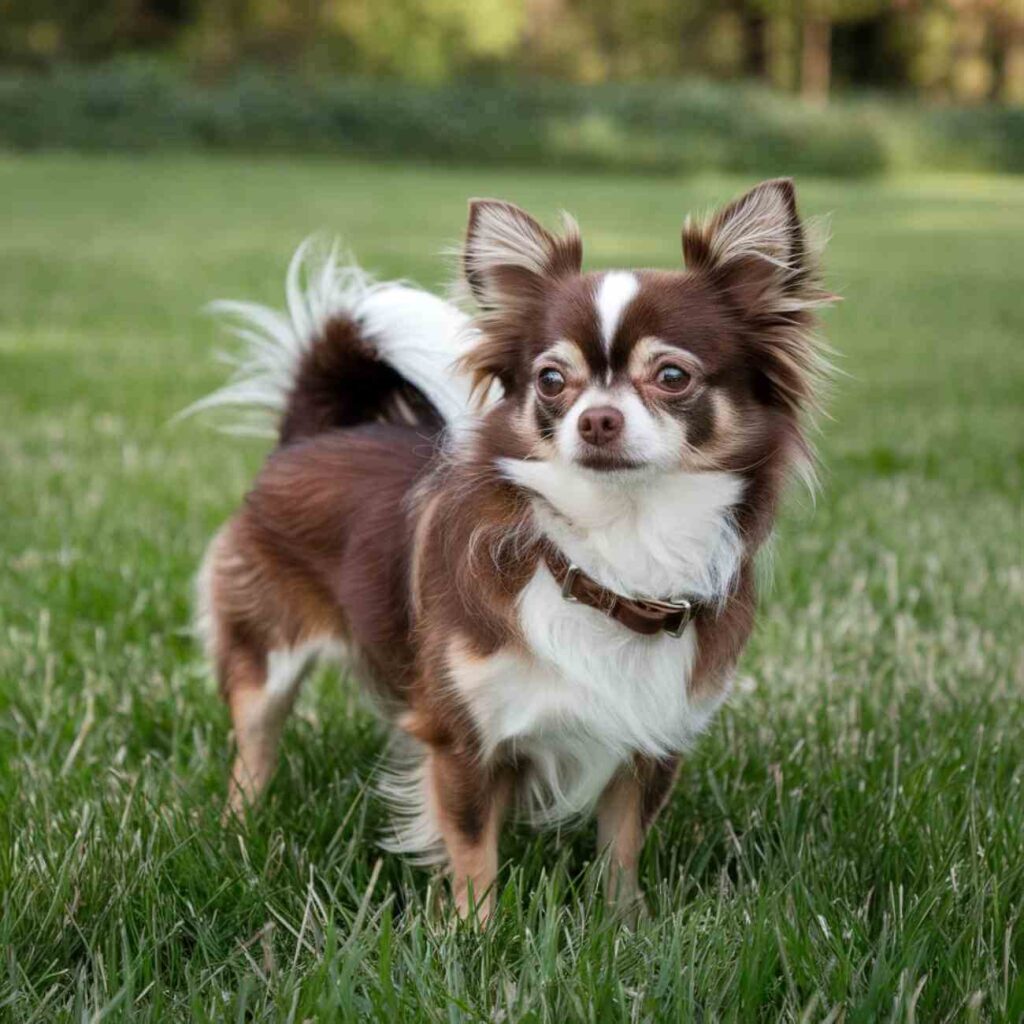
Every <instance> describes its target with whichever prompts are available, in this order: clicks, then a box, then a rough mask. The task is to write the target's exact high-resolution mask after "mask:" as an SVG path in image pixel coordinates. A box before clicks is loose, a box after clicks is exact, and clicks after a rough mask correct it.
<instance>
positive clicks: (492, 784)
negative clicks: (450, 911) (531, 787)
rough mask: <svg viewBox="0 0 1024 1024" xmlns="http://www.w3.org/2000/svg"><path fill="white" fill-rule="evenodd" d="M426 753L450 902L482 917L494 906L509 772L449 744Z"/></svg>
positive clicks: (461, 911)
mask: <svg viewBox="0 0 1024 1024" xmlns="http://www.w3.org/2000/svg"><path fill="white" fill-rule="evenodd" d="M428 758H429V763H428V779H429V780H430V787H431V792H430V799H431V801H432V803H433V808H434V811H435V813H436V814H437V821H438V825H439V827H440V830H441V835H442V837H443V838H444V845H445V849H446V851H447V853H448V866H449V870H450V873H451V883H452V895H453V896H454V898H455V907H456V910H457V911H458V913H459V916H460V917H468V916H469V913H470V909H471V908H474V909H475V911H476V916H477V919H478V920H479V921H480V922H481V923H483V922H485V921H486V920H487V918H488V917H489V916H490V914H491V911H492V910H493V908H494V900H495V893H494V888H495V879H496V877H497V874H498V836H499V833H500V832H501V824H502V821H503V819H504V816H505V810H506V808H507V807H508V801H509V796H510V794H511V791H512V777H511V775H510V773H509V772H508V771H507V770H505V769H494V770H492V769H490V768H488V767H487V766H484V765H481V764H479V762H478V761H477V760H476V758H475V757H474V756H473V755H472V754H470V753H468V752H466V751H462V750H460V749H458V748H455V747H435V748H433V749H432V750H431V751H430V753H429V754H428Z"/></svg>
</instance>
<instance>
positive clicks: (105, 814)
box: [0, 156, 1024, 1024]
mask: <svg viewBox="0 0 1024 1024" xmlns="http://www.w3.org/2000/svg"><path fill="white" fill-rule="evenodd" d="M748 184H750V181H749V180H744V181H740V180H736V179H732V180H724V179H714V180H712V179H696V180H692V181H687V182H685V183H678V182H672V181H667V180H664V179H662V180H657V181H652V180H644V179H637V178H626V177H621V178H617V177H567V176H565V175H550V174H539V173H525V172H516V173H515V174H510V173H498V172H495V171H493V170H488V171H482V172H479V173H474V172H472V171H460V172H453V171H440V170H434V169H431V168H429V167H405V168H402V167H395V166H389V167H379V166H372V165H361V164H341V163H337V162H331V161H328V160H304V161H301V162H299V161H296V162H286V161H283V160H282V161H267V160H264V161H260V162H254V161H250V160H243V159H213V158H195V157H191V158H185V157H182V158H173V159H169V158H166V157H163V158H155V157H154V158H149V159H147V158H135V159H132V158H124V157H117V158H101V157H90V158H76V157H59V156H45V157H44V156H39V157H31V158H29V157H6V158H2V159H0V194H2V195H3V196H4V197H5V207H6V213H5V220H4V230H3V232H2V234H0V408H2V409H3V411H4V417H3V419H4V428H3V431H2V433H0V467H2V470H0V553H2V556H3V561H4V566H5V571H4V572H3V573H2V574H0V637H2V639H0V822H2V834H0V900H2V923H0V954H2V964H0V1019H9V1020H16V1021H30V1020H31V1021H46V1022H50V1021H71V1020H75V1021H85V1020H90V1021H98V1020H101V1019H102V1020H104V1021H116V1020H143V1021H170V1020H181V1019H193V1020H200V1021H228V1020H230V1021H247V1020H294V1021H302V1020H306V1019H315V1020H320V1019H323V1020H334V1019H337V1020H350V1019H351V1020H354V1019H359V1020H365V1019H380V1020H388V1021H394V1020H401V1021H416V1020H436V1021H442V1020H444V1021H463V1020H465V1021H478V1020H506V1021H517V1022H518V1021H559V1022H563V1021H568V1020H572V1021H575V1020H587V1021H590V1020H592V1021H606V1020H608V1021H615V1020H622V1021H644V1020H651V1021H670V1020H706V1021H712V1020H739V1021H750V1020H792V1021H798V1020H799V1021H818V1020H829V1021H837V1020H842V1021H847V1022H851V1024H852V1022H871V1021H879V1020H900V1021H902V1020H906V1021H910V1020H914V1019H916V1020H920V1021H944V1020H948V1021H960V1020H965V1019H967V1020H971V1019H975V1020H993V1021H1018V1020H1020V1019H1021V1018H1022V1016H1024V980H1022V974H1021V967H1022V964H1024V927H1022V921H1021V915H1022V912H1024V792H1022V775H1024V710H1022V703H1024V702H1022V700H1021V695H1022V667H1024V666H1022V661H1021V654H1020V652H1021V647H1022V639H1024V616H1022V615H1021V597H1022V590H1024V570H1022V564H1021V563H1022V559H1021V538H1022V525H1024V524H1022V506H1021V486H1022V468H1024V458H1022V446H1021V445H1022V437H1024V430H1022V428H1024V417H1022V411H1021V410H1022V404H1021V403H1022V398H1024V346H1022V345H1021V337H1022V334H1024V299H1022V295H1024V271H1022V270H1021V263H1020V258H1019V257H1020V251H1019V250H1020V238H1021V229H1022V228H1024V183H1022V181H1021V180H1020V179H1017V180H1013V179H1008V178H1002V179H999V178H985V177H971V178H967V177H961V178H951V177H945V178H944V177H931V178H918V179H913V180H897V181H891V182H887V183H875V184H845V185H839V184H836V183H822V182H814V181H809V182H803V183H801V189H802V201H803V205H804V207H805V209H806V210H807V211H808V212H816V213H817V212H826V211H832V212H833V214H834V216H833V232H834V243H833V246H832V248H831V254H830V257H829V268H830V275H829V276H830V280H831V283H832V284H833V286H834V287H835V288H836V289H837V290H839V291H841V292H842V293H843V294H844V295H845V296H846V297H847V301H846V302H845V303H844V304H843V305H842V306H841V307H839V308H838V309H837V310H836V311H835V312H834V313H833V314H832V315H831V317H830V335H831V338H832V340H833V342H834V343H835V344H836V346H837V347H838V348H839V349H840V351H841V352H842V354H843V358H842V367H843V369H844V370H845V371H846V373H847V374H848V376H846V377H844V378H843V379H842V380H841V381H840V383H839V387H838V391H837V395H836V398H835V401H834V402H833V405H832V411H833V416H834V418H833V419H832V420H831V421H829V422H828V423H826V424H825V425H824V430H823V436H822V438H821V448H822V451H823V455H824V459H825V464H826V467H827V472H826V475H825V483H824V491H823V494H822V496H821V498H820V499H819V501H818V504H817V507H816V508H815V509H811V508H809V507H808V502H807V501H806V500H800V499H799V498H798V497H796V498H795V500H794V501H793V502H792V503H791V505H790V507H789V508H788V510H787V512H786V514H785V516H784V517H783V520H782V522H781V524H780V529H779V538H778V544H777V558H776V571H775V583H774V587H773V589H772V590H771V592H770V593H769V594H768V595H767V596H766V599H765V601H764V604H763V608H762V613H761V617H760V624H759V628H758V630H757V633H756V636H755V638H754V640H753V642H752V644H751V645H750V647H749V649H748V652H747V654H746V656H745V658H744V661H743V665H742V670H741V677H742V685H741V686H740V687H739V689H738V692H737V694H736V697H735V699H734V700H733V701H732V703H731V705H730V706H729V707H728V709H727V710H726V711H725V712H724V713H723V714H722V715H721V717H720V718H719V720H718V722H717V724H716V725H715V727H714V728H713V729H712V730H711V732H710V734H709V735H708V736H707V737H706V738H705V740H704V742H703V743H702V744H701V746H700V747H699V748H698V750H697V751H696V753H695V754H694V756H693V757H691V758H690V759H689V760H688V761H687V763H686V765H685V767H684V770H683V773H682V777H681V781H680V785H679V787H678V789H677V791H676V794H675V796H674V799H673V801H672V803H671V805H670V808H669V810H668V811H667V813H666V815H665V817H664V818H663V820H662V823H661V825H660V827H659V828H658V830H657V832H656V833H655V835H654V836H653V837H652V839H651V841H650V843H649V844H648V848H647V850H646V854H645V859H644V865H643V877H644V879H645V883H646V887H647V890H648V893H649V895H650V898H651V905H652V914H651V915H650V917H648V918H647V919H645V920H644V921H642V922H641V924H640V926H639V927H638V928H637V930H636V931H635V932H633V933H630V932H627V931H624V930H622V929H621V928H619V927H618V926H617V925H616V923H615V922H614V921H613V920H611V919H610V918H609V917H608V916H607V915H606V914H604V913H603V911H602V907H601V903H600V900H599V899H598V898H597V897H596V895H595V892H596V890H597V887H598V883H599V879H598V877H597V875H598V869H597V868H595V867H594V866H593V865H592V864H591V863H590V861H591V858H592V852H591V850H592V839H593V836H592V833H591V832H587V831H584V832H582V833H580V834H577V835H573V836H565V837H563V841H558V839H556V838H555V837H552V836H543V837H539V838H538V837H535V836H532V835H529V834H527V833H523V832H516V833H513V834H511V835H510V836H509V837H508V839H507V842H505V844H504V845H503V856H504V857H506V858H507V865H506V867H505V868H504V869H503V873H502V876H501V881H502V891H501V893H500V905H499V910H498V913H497V917H496V919H495V921H494V923H493V925H492V926H491V927H490V928H489V929H488V930H487V932H486V933H485V934H483V935H480V934H477V933H475V932H474V930H473V929H472V928H471V927H468V926H463V927H453V926H452V925H451V923H450V921H449V920H448V919H447V918H446V917H445V916H444V915H443V914H442V913H440V912H439V911H438V909H437V901H436V892H437V885H436V883H435V882H432V881H431V879H430V878H429V876H428V875H427V874H425V873H423V872H421V871H419V870H416V869H412V868H410V867H409V866H407V865H405V864H403V863H402V862H400V861H399V860H396V859H394V858H391V857H387V856H382V855H381V854H380V853H379V851H378V849H377V847H376V846H375V836H376V835H377V830H378V829H379V827H380V825H381V823H382V810H381V808H380V806H379V805H378V803H377V802H376V800H375V799H374V798H373V797H372V795H370V793H369V792H368V782H369V780H370V778H371V776H372V773H373V770H374V766H375V763H376V760H377V757H378V755H379V752H380V749H381V737H380V733H379V731H378V729H377V727H376V726H375V724H374V723H373V721H372V719H371V718H370V717H369V716H368V715H367V714H366V713H365V712H364V711H362V710H360V709H359V708H358V706H355V705H354V701H353V699H352V697H351V694H350V692H349V690H348V689H347V688H346V687H344V686H341V687H339V685H338V682H337V680H336V679H335V678H334V677H332V676H330V675H324V676H323V677H321V678H318V679H317V680H316V681H315V682H314V684H313V685H311V686H310V687H309V688H308V689H307V692H306V693H305V694H304V696H303V699H302V702H301V704H300V708H299V714H298V715H297V716H295V718H294V719H293V720H292V723H291V725H290V726H289V730H288V732H287V735H286V739H285V744H284V755H283V761H282V764H281V768H280V771H279V774H278V776H277V778H276V780H275V782H274V784H273V787H272V791H271V793H270V796H269V800H268V802H267V804H266V806H265V807H264V808H263V809H262V810H261V811H260V812H259V814H258V815H257V816H256V817H255V818H254V819H253V820H252V822H251V823H250V825H249V827H247V828H239V827H237V826H236V827H231V828H227V829H224V828H222V827H221V826H220V824H219V822H218V816H219V813H220V806H221V801H222V797H223V789H224V779H225V774H226V768H227V760H228V754H229V738H228V731H227V721H226V716H225V714H224V712H223V710H222V708H221V707H220V705H219V703H218V701H217V698H216V696H215V694H214V692H213V689H212V688H211V685H210V681H209V679H208V676H207V672H206V670H205V668H204V667H203V665H202V664H201V663H200V661H199V659H198V657H197V654H196V652H195V650H194V648H193V646H192V644H191V642H190V639H189V636H188V631H187V630H188V621H189V592H190V577H191V574H192V572H193V570H194V568H195V565H196V562H197V560H198V558H199V556H200V553H201V551H202V549H203V545H204V542H205V540H206V539H207V537H208V536H209V535H210V533H211V531H212V530H213V529H214V528H215V527H216V526H217V524H218V523H219V522H221V521H222V520H223V519H224V517H225V516H227V515H228V514H229V513H230V511H231V510H232V509H233V507H234V506H235V504H236V503H237V501H238V500H239V497H240V496H241V494H242V493H243V491H244V489H245V487H246V484H247V481H248V480H249V478H250V476H251V474H252V472H253V471H254V469H255V468H256V466H257V465H258V464H259V462H260V458H261V455H262V450H261V446H260V444H259V443H256V442H252V441H241V440H238V439H231V438H227V437H223V436H221V435H217V434H214V433H211V432H210V431H209V430H208V429H206V428H204V426H203V425H202V424H199V423H186V424H182V425H175V426H171V425H169V423H168V420H169V417H170V416H171V415H172V414H173V413H174V412H175V411H176V410H178V409H179V408H181V407H182V406H184V405H185V404H187V403H188V402H189V401H191V400H192V399H194V398H195V397H196V396H198V395H201V394H203V393H204V392H206V391H207V390H209V389H210V388H212V387H213V386H214V385H215V384H216V383H217V382H218V381H219V380H220V374H221V371H220V369H219V368H218V367H217V365H216V364H215V363H214V362H213V361H212V360H211V358H210V352H211V351H212V349H213V348H214V347H215V346H216V343H217V338H218V335H217V332H216V330H215V328H214V326H213V325H212V324H210V323H209V322H208V321H207V320H206V319H204V318H203V317H202V316H200V315H199V314H198V313H197V312H196V311H197V310H198V308H199V307H200V306H201V305H202V304H203V303H204V302H206V301H207V300H209V299H211V298H214V297H217V296H242V297H249V298H257V299H262V300H266V301H269V302H273V303H277V302H279V300H280V299H281V295H282V275H283V269H284V265H285V262H286V260H287V257H288V256H289V254H290V252H291V250H292V248H293V246H294V245H295V244H296V243H297V242H298V241H299V240H300V239H301V238H302V237H303V236H304V235H305V234H306V233H308V232H310V231H312V230H315V229H319V228H327V229H330V230H337V231H339V232H342V233H344V236H345V238H346V239H347V241H348V242H349V243H350V244H351V245H352V246H353V247H354V249H355V250H356V251H357V253H358V254H359V256H360V257H361V259H362V260H363V261H364V262H365V263H366V264H368V265H369V266H371V267H373V268H375V269H377V270H379V271H380V272H381V273H383V274H395V275H405V276H409V277H412V278H415V279H417V280H419V281H421V282H422V283H425V284H434V283H437V282H439V281H440V280H442V279H443V277H444V276H445V274H446V272H447V271H446V269H445V267H444V265H443V263H442V261H441V260H440V259H439V258H438V257H436V256H435V255H434V254H435V253H436V252H437V251H438V250H439V249H440V248H441V247H442V246H443V245H444V244H445V243H448V242H450V241H452V240H453V239H455V238H457V237H458V236H459V234H460V232H461V228H462V221H463V217H464V214H465V198H466V196H467V195H473V194H494V195H501V196H506V197H508V198H511V199H514V200H517V201H519V202H522V203H523V204H524V205H526V206H528V207H530V208H532V209H534V210H535V211H537V212H538V213H540V214H541V215H543V216H550V215H552V214H553V213H554V212H555V211H556V210H557V209H558V208H559V207H561V206H564V207H567V208H569V209H571V210H573V211H574V212H575V213H576V214H577V215H578V217H579V219H580V220H581V223H582V225H583V227H584V235H585V238H586V240H587V247H588V248H587V255H588V260H589V262H590V264H591V265H592V266H601V265H609V264H637V265H642V264H654V265H663V266H673V265H675V264H676V263H677V262H678V259H679V253H678V237H679V236H678V228H679V225H680V222H681V220H682V216H683V214H684V213H685V212H686V211H687V210H688V209H691V208H702V207H705V206H706V205H708V204H709V203H711V202H712V201H718V200H722V199H725V198H728V197H729V196H730V195H732V194H734V193H736V192H737V191H739V190H741V189H742V188H743V187H746V186H747V185H748Z"/></svg>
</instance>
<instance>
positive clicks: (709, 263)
mask: <svg viewBox="0 0 1024 1024" xmlns="http://www.w3.org/2000/svg"><path fill="white" fill-rule="evenodd" d="M819 248H820V245H819V244H817V243H815V244H812V243H811V242H810V241H809V240H808V237H807V233H806V231H805V230H804V225H803V224H802V223H801V221H800V216H799V214H798V213H797V208H796V190H795V189H794V187H793V182H792V181H791V180H790V179H789V178H777V179H775V180H773V181H765V182H762V184H760V185H758V186H757V187H756V188H753V189H751V191H749V192H747V193H746V195H743V196H741V197H740V198H739V199H737V200H736V201H735V202H733V203H730V204H729V205H728V206H727V207H725V208H724V209H723V210H721V211H719V212H718V213H716V214H715V215H714V216H713V217H711V219H710V220H707V221H705V222H703V223H700V224H695V223H691V222H690V221H687V223H686V225H685V226H684V228H683V256H684V258H685V260H686V265H687V267H688V268H689V269H690V270H695V271H699V272H703V273H706V274H707V275H708V277H709V278H710V280H711V283H712V284H713V286H714V287H716V288H717V289H718V290H719V291H720V293H721V294H722V295H723V297H724V298H725V300H726V301H727V302H728V303H729V304H730V305H731V306H732V307H733V308H734V309H735V310H736V311H737V312H738V313H739V314H740V316H741V317H742V318H743V320H744V321H745V322H746V323H747V324H748V325H749V327H750V331H749V336H750V339H751V344H752V346H753V351H752V355H753V357H754V359H755V362H756V363H758V364H759V365H760V368H761V371H762V374H763V380H764V388H763V389H762V393H763V396H764V397H765V399H766V400H767V401H769V402H773V403H779V404H781V405H784V406H787V407H789V408H790V409H793V410H794V411H799V410H800V409H804V408H806V407H808V406H814V405H815V400H816V392H817V390H818V388H819V385H820V382H821V378H822V377H823V376H824V375H825V371H826V370H827V364H826V363H825V361H824V359H823V358H822V354H821V349H820V346H819V344H818V343H817V342H816V340H815V337H814V333H813V327H814V310H815V309H816V308H818V307H821V306H824V305H827V304H828V303H830V302H833V301H835V299H836V296H834V295H830V294H829V293H828V292H827V291H825V290H824V289H823V288H822V286H821V282H820V277H819V270H818V259H817V257H818V252H817V249H819Z"/></svg>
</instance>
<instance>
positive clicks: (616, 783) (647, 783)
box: [597, 756, 679, 914]
mask: <svg viewBox="0 0 1024 1024" xmlns="http://www.w3.org/2000/svg"><path fill="white" fill-rule="evenodd" d="M678 765H679V761H678V758H674V757H673V758H665V759H661V760H655V759H653V758H648V757H640V756H637V757H636V758H635V759H634V761H633V764H632V765H629V766H626V767H623V768H622V769H620V770H619V771H618V772H617V773H616V774H615V775H614V776H613V777H612V780H611V782H609V783H608V785H607V786H606V787H605V790H604V792H603V793H602V794H601V799H600V800H599V801H598V805H597V847H598V851H599V852H602V853H606V854H607V857H608V867H607V871H608V874H607V877H606V879H605V895H606V898H607V900H608V902H609V903H610V904H612V905H614V906H617V907H621V908H622V909H623V910H626V911H629V912H630V913H631V914H635V913H636V912H637V911H638V910H639V908H640V904H641V901H642V899H643V893H642V892H641V890H640V881H639V874H638V869H639V863H640V851H641V850H642V849H643V845H644V839H645V838H646V835H647V831H648V829H649V828H650V827H651V825H652V824H653V823H654V820H655V818H657V816H658V814H659V812H660V811H661V808H662V806H663V805H664V803H665V800H666V798H667V797H668V794H669V792H670V791H671V789H672V784H673V783H674V782H675V777H676V771H677V769H678Z"/></svg>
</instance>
